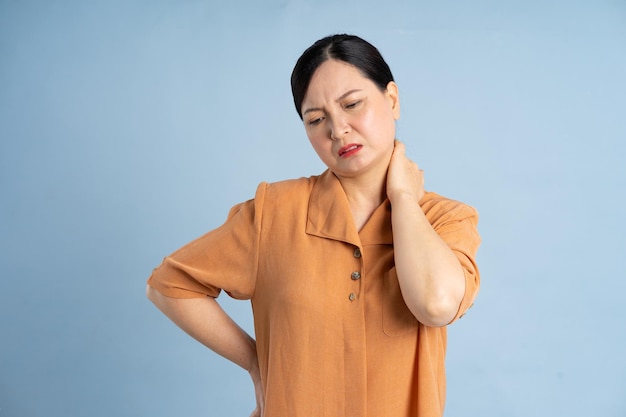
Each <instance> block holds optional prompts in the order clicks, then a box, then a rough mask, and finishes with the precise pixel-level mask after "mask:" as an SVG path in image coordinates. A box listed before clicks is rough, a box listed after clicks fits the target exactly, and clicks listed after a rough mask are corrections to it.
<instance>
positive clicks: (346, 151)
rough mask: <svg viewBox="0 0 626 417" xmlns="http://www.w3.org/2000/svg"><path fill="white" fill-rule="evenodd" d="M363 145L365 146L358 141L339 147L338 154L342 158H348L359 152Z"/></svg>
mask: <svg viewBox="0 0 626 417" xmlns="http://www.w3.org/2000/svg"><path fill="white" fill-rule="evenodd" d="M362 147H363V146H362V145H359V144H358V143H351V144H349V145H346V146H344V147H343V148H341V149H339V151H338V152H337V155H339V156H340V157H341V158H347V157H349V156H351V155H354V154H355V153H357V152H358V151H359V150H360V149H361V148H362Z"/></svg>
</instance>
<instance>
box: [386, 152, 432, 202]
mask: <svg viewBox="0 0 626 417" xmlns="http://www.w3.org/2000/svg"><path fill="white" fill-rule="evenodd" d="M424 193H425V191H424V172H423V171H422V170H421V169H419V167H418V166H417V164H416V163H415V162H413V161H411V160H410V159H409V158H407V156H406V154H405V147H404V143H402V142H400V141H399V140H396V141H395V146H394V149H393V154H392V155H391V161H390V162H389V168H388V169H387V197H389V201H390V202H391V204H392V206H393V202H394V199H395V198H397V197H399V196H402V195H405V196H411V197H413V198H415V201H416V202H419V201H420V200H421V199H422V197H423V196H424Z"/></svg>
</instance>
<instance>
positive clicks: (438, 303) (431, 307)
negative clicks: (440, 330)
mask: <svg viewBox="0 0 626 417" xmlns="http://www.w3.org/2000/svg"><path fill="white" fill-rule="evenodd" d="M459 305H460V301H457V300H456V299H453V298H452V297H447V296H442V297H432V298H431V299H430V300H428V301H427V302H425V303H424V304H423V305H422V306H421V307H420V308H415V309H411V310H413V314H414V315H415V317H416V318H417V320H418V321H419V322H420V323H422V324H423V325H425V326H428V327H443V326H446V325H448V324H450V322H452V320H454V317H455V316H456V313H457V312H458V310H459Z"/></svg>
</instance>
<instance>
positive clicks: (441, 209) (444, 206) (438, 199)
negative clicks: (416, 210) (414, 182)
mask: <svg viewBox="0 0 626 417" xmlns="http://www.w3.org/2000/svg"><path fill="white" fill-rule="evenodd" d="M420 206H421V207H422V210H423V211H424V214H425V215H426V217H427V218H428V219H429V220H430V222H431V224H433V225H434V224H437V223H442V222H449V221H460V220H465V219H469V220H472V221H473V222H475V223H476V222H478V212H477V211H476V209H475V208H474V207H472V206H469V205H467V204H465V203H462V202H460V201H456V200H452V199H450V198H447V197H444V196H442V195H439V194H437V193H434V192H427V193H426V194H425V195H424V197H423V198H422V200H421V201H420Z"/></svg>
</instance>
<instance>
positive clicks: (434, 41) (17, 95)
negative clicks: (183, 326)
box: [0, 0, 626, 417]
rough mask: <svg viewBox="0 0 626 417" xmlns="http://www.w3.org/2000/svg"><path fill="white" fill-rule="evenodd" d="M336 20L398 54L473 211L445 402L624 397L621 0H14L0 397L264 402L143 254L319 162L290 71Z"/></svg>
mask: <svg viewBox="0 0 626 417" xmlns="http://www.w3.org/2000/svg"><path fill="white" fill-rule="evenodd" d="M336 32H349V33H355V34H358V35H361V36H363V37H364V38H366V39H368V40H370V41H371V42H372V43H374V44H375V45H376V46H378V47H379V49H380V50H381V52H382V53H383V55H384V56H385V58H386V59H387V61H388V63H389V64H390V66H391V68H392V70H393V72H394V75H395V77H396V81H397V82H398V84H399V86H400V92H401V99H402V118H401V120H400V121H399V123H398V137H399V138H400V139H402V140H403V141H405V142H406V143H407V147H408V153H409V155H410V156H411V158H412V159H414V160H415V161H416V162H418V163H419V164H420V166H421V167H422V168H423V169H424V171H425V176H426V185H427V188H428V189H431V190H433V191H437V192H439V193H441V194H444V195H447V196H449V197H452V198H455V199H459V200H462V201H465V202H467V203H469V204H471V205H473V206H475V207H476V208H477V209H478V210H479V212H480V214H481V222H480V231H481V234H482V236H483V245H482V247H481V249H480V252H479V258H478V260H479V264H480V266H481V272H482V290H481V293H480V295H479V298H478V300H477V303H476V305H475V307H474V308H473V309H472V310H471V312H470V314H468V315H467V316H465V317H464V318H463V319H462V320H461V321H459V322H458V323H456V324H454V325H453V326H451V327H450V332H449V333H450V340H449V353H448V361H447V363H448V383H449V385H448V403H447V410H446V416H448V417H451V416H483V417H485V416H499V417H500V416H524V417H527V416H534V417H537V416H565V415H567V416H585V417H586V416H590V415H594V416H624V415H626V396H625V395H624V394H625V392H626V360H625V359H624V354H625V352H626V340H625V339H626V330H625V329H626V326H625V325H624V321H625V320H624V319H626V315H625V314H624V310H623V300H624V295H625V294H626V284H625V282H626V280H625V278H626V274H625V273H624V267H623V259H624V256H625V255H626V251H625V245H624V235H625V232H626V228H625V226H624V223H623V221H622V219H623V212H624V203H625V201H624V200H625V199H624V197H625V191H624V183H625V182H626V175H625V171H626V170H625V168H624V165H623V160H624V157H625V156H626V152H625V151H626V149H625V145H624V140H625V139H626V127H625V126H626V123H625V113H626V76H625V74H626V4H625V3H624V2H623V1H617V0H615V1H608V0H595V1H549V0H548V1H508V2H505V1H495V0H493V1H486V0H485V1H472V2H467V1H439V2H434V1H433V2H425V1H393V0H387V1H379V0H376V1H371V2H369V1H342V2H335V1H329V0H317V1H315V2H306V1H302V0H291V1H278V0H268V1H258V2H256V1H173V0H171V1H166V0H157V1H144V2H140V1H107V2H87V1H45V2H44V1H41V2H37V1H9V0H0V138H1V142H0V143H1V145H0V215H1V217H0V279H1V281H0V283H1V284H0V285H1V286H0V416H11V417H22V416H29V417H30V416H46V417H49V416H92V417H96V416H112V415H113V416H141V415H150V416H172V415H184V416H209V415H210V416H248V415H249V413H250V411H251V410H252V408H253V406H254V399H253V391H252V384H251V383H250V382H249V381H248V377H247V374H246V372H245V371H243V370H241V369H239V368H237V367H236V366H235V365H233V364H231V363H229V362H227V361H226V360H224V359H221V358H220V357H218V356H217V355H215V354H214V353H212V352H210V351H208V350H207V349H205V348H204V347H202V346H200V345H199V344H197V343H195V342H194V341H192V340H191V339H190V338H189V337H188V336H186V335H185V334H184V333H183V332H181V331H180V330H178V329H177V328H176V327H175V326H173V325H172V324H171V323H170V322H169V321H167V319H166V318H165V317H164V316H162V315H161V314H160V313H159V312H158V311H157V310H156V309H155V308H154V307H153V306H152V305H151V304H150V303H149V302H148V301H147V299H146V298H145V296H144V288H145V280H146V278H147V277H148V275H149V274H150V271H151V269H152V268H153V267H154V266H156V265H157V264H159V263H160V261H161V259H162V257H163V256H165V255H166V254H168V253H170V252H172V251H173V250H175V249H176V248H178V247H179V246H181V245H183V244H184V243H186V242H188V241H189V240H191V239H193V238H194V237H196V236H198V235H200V234H202V233H203V232H205V231H206V230H209V229H211V228H214V227H216V226H218V225H219V224H220V223H221V222H222V221H223V220H224V219H225V217H226V214H227V212H228V209H229V208H230V207H231V206H232V205H234V204H235V203H237V202H240V201H242V200H246V199H248V198H251V197H252V196H253V193H254V190H255V188H256V186H257V184H258V183H259V182H260V181H276V180H280V179H285V178H293V177H300V176H308V175H312V174H317V173H320V172H321V171H322V170H323V168H324V167H323V165H322V164H321V162H319V161H318V159H317V157H316V155H315V153H314V152H313V150H312V149H311V148H310V145H309V144H308V141H307V139H306V136H305V134H304V131H303V128H302V126H301V123H300V120H299V119H298V117H297V115H296V113H295V110H294V109H293V104H292V99H291V93H290V88H289V75H290V73H291V69H292V67H293V64H294V63H295V60H296V59H297V58H298V56H299V55H300V53H301V52H302V51H303V50H304V48H306V47H307V46H308V45H309V44H311V43H312V42H313V41H315V40H316V39H318V38H320V37H322V36H325V35H327V34H330V33H336ZM220 299H221V300H222V302H223V304H224V306H225V308H226V309H227V310H228V311H229V312H230V314H231V315H232V316H234V317H235V319H236V320H237V321H239V322H240V323H241V324H242V325H243V326H244V327H245V328H246V329H248V330H249V331H252V324H251V313H250V307H249V304H248V303H246V302H235V301H233V300H230V299H228V297H227V296H223V297H220Z"/></svg>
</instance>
